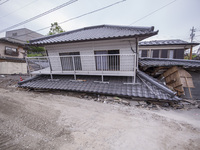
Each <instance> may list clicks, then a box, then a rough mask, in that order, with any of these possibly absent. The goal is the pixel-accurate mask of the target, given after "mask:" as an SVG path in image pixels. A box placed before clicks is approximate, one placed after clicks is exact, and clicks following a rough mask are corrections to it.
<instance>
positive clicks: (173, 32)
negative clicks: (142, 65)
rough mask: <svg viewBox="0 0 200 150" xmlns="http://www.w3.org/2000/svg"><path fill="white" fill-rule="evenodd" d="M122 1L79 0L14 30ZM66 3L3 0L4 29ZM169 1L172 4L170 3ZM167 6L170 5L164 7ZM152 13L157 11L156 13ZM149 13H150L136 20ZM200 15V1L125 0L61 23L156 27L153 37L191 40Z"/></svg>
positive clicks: (0, 18) (199, 34)
mask: <svg viewBox="0 0 200 150" xmlns="http://www.w3.org/2000/svg"><path fill="white" fill-rule="evenodd" d="M68 1H69V0H68ZM118 1H122V0H77V1H76V2H74V3H73V4H70V5H68V6H66V7H64V8H61V9H59V10H57V11H55V12H52V13H50V14H48V15H46V16H43V17H41V18H39V19H36V20H34V21H31V22H29V23H26V24H24V25H22V26H19V27H16V28H13V29H18V28H24V27H25V28H29V29H31V30H34V31H37V30H39V29H41V28H44V27H48V26H50V24H51V23H53V22H58V23H59V22H63V21H65V20H68V19H70V18H74V17H77V16H79V15H82V14H85V13H87V12H90V11H93V10H96V9H99V8H102V7H105V6H107V5H110V4H113V3H115V2H118ZM4 2H5V3H4ZM65 2H67V1H66V0H0V30H3V29H6V28H7V27H10V26H13V25H15V24H18V23H20V22H22V21H25V20H27V19H29V18H32V17H34V16H36V15H39V14H41V13H43V12H45V11H48V10H50V9H52V8H54V7H56V6H59V5H61V4H63V3H65ZM171 2H172V3H171ZM169 3H171V4H170V5H167V4H169ZM165 5H167V6H166V7H163V6H165ZM162 7H163V8H162ZM160 8H161V9H160ZM159 9H160V10H159ZM156 10H157V11H156ZM152 12H155V13H153V14H152ZM147 15H149V16H148V17H146V18H144V19H142V20H140V21H138V22H135V21H137V20H139V19H141V18H143V17H144V16H147ZM199 15H200V0H124V1H123V2H121V3H118V4H117V5H114V6H112V7H109V8H107V9H104V10H101V11H99V12H96V13H93V14H90V15H86V16H84V17H81V18H78V19H75V20H72V21H69V22H67V23H64V24H60V26H61V27H62V28H63V29H64V30H65V31H69V30H73V29H77V28H82V27H86V26H93V25H101V24H111V25H132V26H154V27H155V30H159V33H158V35H156V36H153V37H152V38H150V39H151V40H158V39H182V40H185V41H189V40H190V33H191V31H190V29H191V28H192V27H193V26H194V27H195V28H196V32H195V35H196V36H195V38H194V41H196V42H200V18H199ZM134 22H135V23H134ZM48 31H49V29H46V30H42V31H39V33H41V34H44V35H46V34H47V33H48ZM4 36H5V32H4V33H0V37H4Z"/></svg>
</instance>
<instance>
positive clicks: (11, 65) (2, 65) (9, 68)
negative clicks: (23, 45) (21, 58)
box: [0, 62, 27, 74]
mask: <svg viewBox="0 0 200 150" xmlns="http://www.w3.org/2000/svg"><path fill="white" fill-rule="evenodd" d="M26 73H27V65H26V63H17V62H0V74H26Z"/></svg>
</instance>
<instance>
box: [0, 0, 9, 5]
mask: <svg viewBox="0 0 200 150" xmlns="http://www.w3.org/2000/svg"><path fill="white" fill-rule="evenodd" d="M8 1H9V0H6V1H5V2H2V3H0V5H3V4H4V3H6V2H8Z"/></svg>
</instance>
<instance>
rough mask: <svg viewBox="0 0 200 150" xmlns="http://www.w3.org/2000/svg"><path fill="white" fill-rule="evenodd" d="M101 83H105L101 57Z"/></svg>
mask: <svg viewBox="0 0 200 150" xmlns="http://www.w3.org/2000/svg"><path fill="white" fill-rule="evenodd" d="M101 81H102V82H103V59H102V55H101Z"/></svg>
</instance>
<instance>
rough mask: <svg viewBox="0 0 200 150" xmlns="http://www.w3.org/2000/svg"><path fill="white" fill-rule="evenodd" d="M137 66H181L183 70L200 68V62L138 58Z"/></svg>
mask: <svg viewBox="0 0 200 150" xmlns="http://www.w3.org/2000/svg"><path fill="white" fill-rule="evenodd" d="M139 65H140V66H142V67H159V66H168V67H170V66H182V67H183V68H200V61H199V60H185V59H168V58H140V59H139Z"/></svg>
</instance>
